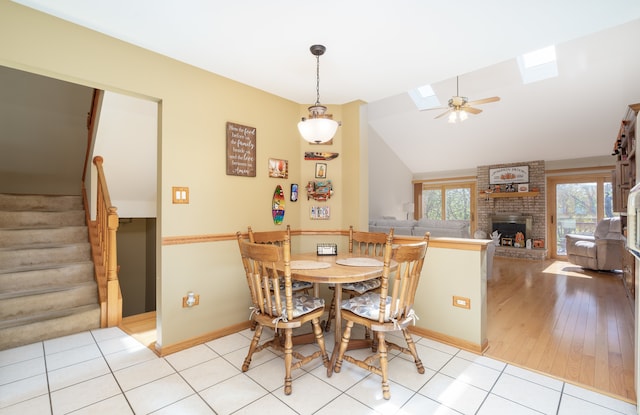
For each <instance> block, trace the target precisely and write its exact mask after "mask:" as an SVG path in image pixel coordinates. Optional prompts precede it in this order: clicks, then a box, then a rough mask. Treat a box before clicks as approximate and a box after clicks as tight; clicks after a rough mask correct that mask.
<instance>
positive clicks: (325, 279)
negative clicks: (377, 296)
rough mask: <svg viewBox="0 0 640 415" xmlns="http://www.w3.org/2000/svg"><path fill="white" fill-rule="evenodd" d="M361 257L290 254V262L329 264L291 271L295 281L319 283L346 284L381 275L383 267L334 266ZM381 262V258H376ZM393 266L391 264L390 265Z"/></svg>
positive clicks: (347, 254)
mask: <svg viewBox="0 0 640 415" xmlns="http://www.w3.org/2000/svg"><path fill="white" fill-rule="evenodd" d="M362 257H363V256H362V255H354V254H349V253H342V254H338V255H317V254H316V253H315V252H314V253H304V254H292V255H291V260H292V261H315V262H322V263H329V264H331V266H330V267H328V268H319V269H291V276H292V277H293V278H295V279H296V280H301V281H307V282H314V283H316V282H319V283H347V282H357V281H366V280H370V279H373V278H377V277H380V276H381V275H382V268H383V266H382V265H380V266H373V267H368V266H350V265H340V264H336V261H337V260H339V259H347V258H362ZM376 259H379V260H380V262H382V258H376ZM392 265H393V264H392Z"/></svg>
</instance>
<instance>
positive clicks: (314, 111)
mask: <svg viewBox="0 0 640 415" xmlns="http://www.w3.org/2000/svg"><path fill="white" fill-rule="evenodd" d="M309 49H310V50H311V54H313V55H314V56H315V57H316V103H315V104H314V105H312V106H310V107H309V116H308V118H304V117H303V118H302V120H300V122H299V123H298V131H300V135H301V136H302V138H304V139H305V141H308V142H310V143H314V144H321V143H326V142H327V141H329V140H331V139H332V138H333V136H334V135H335V134H336V131H338V126H339V125H340V123H339V122H337V121H335V120H334V119H333V115H331V114H327V113H326V111H327V107H325V106H324V105H322V104H320V55H322V54H324V52H325V51H326V50H327V48H325V47H324V46H323V45H313V46H311V48H309Z"/></svg>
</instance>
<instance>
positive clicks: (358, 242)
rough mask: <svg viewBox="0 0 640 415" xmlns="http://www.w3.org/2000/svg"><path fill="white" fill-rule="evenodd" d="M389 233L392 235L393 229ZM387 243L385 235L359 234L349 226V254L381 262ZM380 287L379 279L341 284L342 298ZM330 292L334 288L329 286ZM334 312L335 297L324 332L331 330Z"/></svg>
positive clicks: (373, 233) (382, 233)
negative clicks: (377, 259) (375, 258)
mask: <svg viewBox="0 0 640 415" xmlns="http://www.w3.org/2000/svg"><path fill="white" fill-rule="evenodd" d="M389 233H390V234H391V235H393V228H391V229H390V231H389ZM386 241H387V234H386V233H384V232H360V231H355V230H353V226H349V253H350V254H354V255H359V256H366V257H379V258H380V261H382V256H383V255H384V245H385V243H386ZM379 287H380V278H374V279H372V280H368V281H361V282H352V283H348V284H342V296H343V298H346V297H347V296H348V297H349V298H353V297H355V296H357V295H362V294H364V293H366V292H368V291H374V290H377V289H378V288H379ZM329 289H330V290H334V289H335V287H333V286H330V287H329ZM335 312H336V304H335V296H332V300H331V306H330V307H329V315H328V316H327V322H326V323H325V326H324V330H325V331H327V332H328V331H329V330H331V320H333V319H334V318H335V317H334V314H335ZM365 337H366V338H369V331H368V330H367V331H366V333H365Z"/></svg>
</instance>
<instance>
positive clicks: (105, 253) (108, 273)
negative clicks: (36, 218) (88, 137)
mask: <svg viewBox="0 0 640 415" xmlns="http://www.w3.org/2000/svg"><path fill="white" fill-rule="evenodd" d="M102 163H103V159H102V157H100V156H96V157H94V158H93V164H95V166H96V169H97V172H98V180H97V200H96V220H95V221H91V220H90V218H89V220H88V221H87V223H88V224H89V240H90V242H91V253H92V256H93V263H94V267H95V275H96V281H97V283H98V298H99V301H100V325H101V327H113V326H117V325H119V324H120V322H121V321H122V293H121V291H120V281H119V280H118V255H117V244H116V232H117V231H118V213H117V210H118V208H116V207H115V206H113V205H112V204H111V198H110V197H109V189H108V188H107V181H106V179H105V176H104V170H103V168H102ZM83 191H84V190H83ZM84 193H85V199H86V191H84ZM85 203H86V202H85Z"/></svg>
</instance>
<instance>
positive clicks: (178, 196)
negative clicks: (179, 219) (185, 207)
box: [171, 186, 189, 204]
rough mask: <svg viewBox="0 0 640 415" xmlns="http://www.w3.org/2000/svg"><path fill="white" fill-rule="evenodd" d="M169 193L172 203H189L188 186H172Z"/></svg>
mask: <svg viewBox="0 0 640 415" xmlns="http://www.w3.org/2000/svg"><path fill="white" fill-rule="evenodd" d="M171 193H172V194H173V203H174V204H187V203H189V188H188V187H176V186H174V187H172V188H171Z"/></svg>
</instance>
